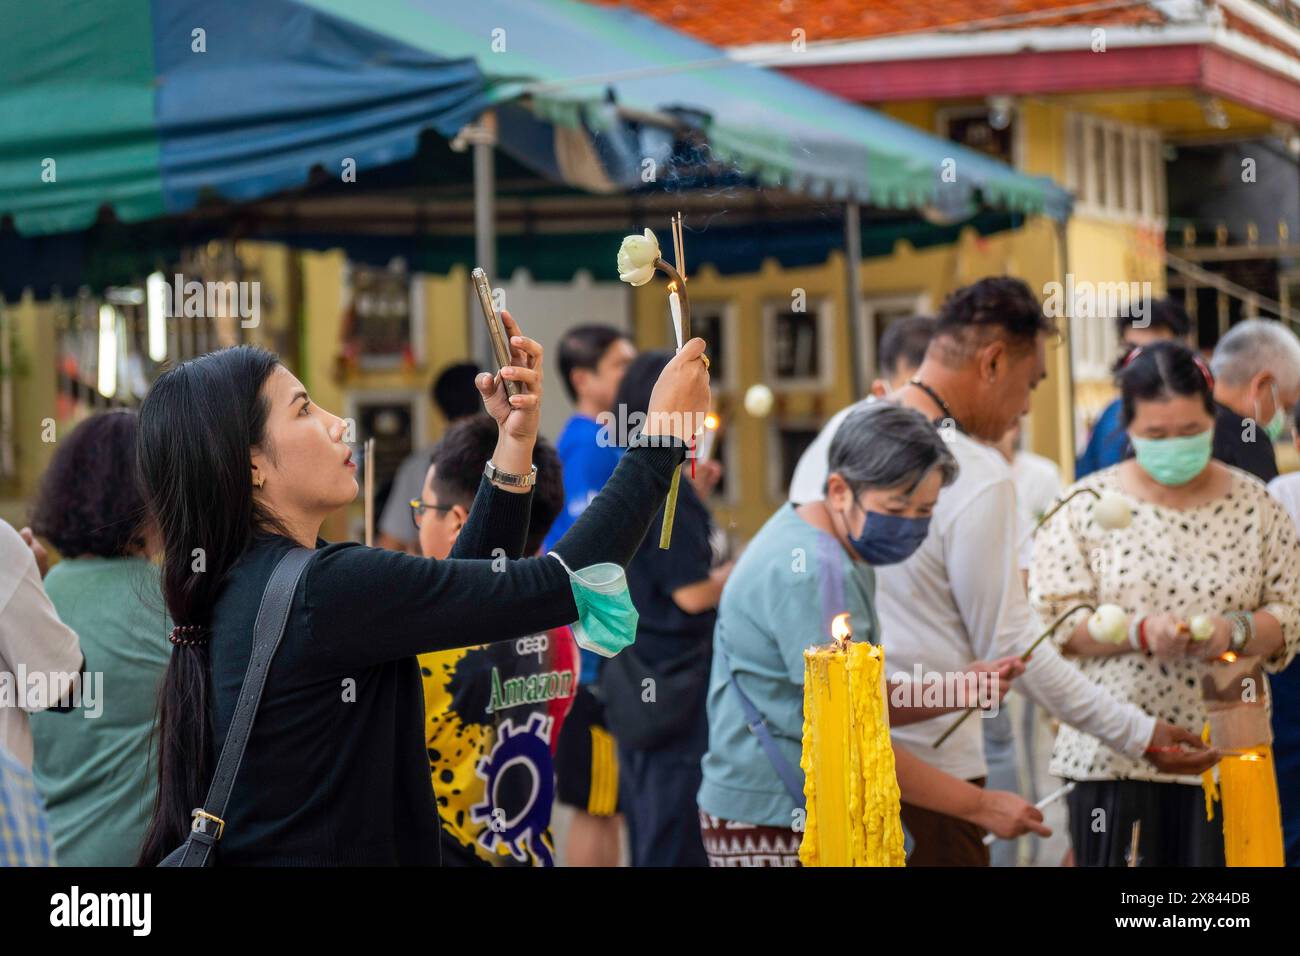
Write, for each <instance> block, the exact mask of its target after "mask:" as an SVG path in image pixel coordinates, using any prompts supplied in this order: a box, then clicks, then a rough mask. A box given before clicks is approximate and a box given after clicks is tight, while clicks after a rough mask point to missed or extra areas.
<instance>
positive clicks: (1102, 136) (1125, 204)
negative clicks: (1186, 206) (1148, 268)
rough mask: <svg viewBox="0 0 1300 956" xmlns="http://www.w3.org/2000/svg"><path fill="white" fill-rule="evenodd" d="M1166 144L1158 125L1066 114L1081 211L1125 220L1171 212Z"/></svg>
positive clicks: (1069, 179)
mask: <svg viewBox="0 0 1300 956" xmlns="http://www.w3.org/2000/svg"><path fill="white" fill-rule="evenodd" d="M1163 150H1164V144H1163V142H1162V141H1161V139H1160V133H1159V132H1158V131H1156V130H1151V129H1146V128H1144V127H1141V126H1133V125H1130V124H1127V123H1119V122H1116V121H1114V120H1109V119H1103V118H1101V117H1097V116H1091V115H1088V114H1085V113H1069V114H1067V115H1066V118H1065V179H1066V186H1067V187H1068V188H1069V189H1071V190H1072V191H1073V192H1074V193H1075V195H1076V196H1078V204H1077V206H1076V207H1075V208H1076V210H1077V211H1078V212H1079V213H1082V214H1084V215H1092V216H1098V215H1100V216H1109V217H1115V218H1120V219H1134V220H1136V219H1142V220H1148V221H1154V220H1160V219H1163V218H1164V217H1165V163H1164V154H1163Z"/></svg>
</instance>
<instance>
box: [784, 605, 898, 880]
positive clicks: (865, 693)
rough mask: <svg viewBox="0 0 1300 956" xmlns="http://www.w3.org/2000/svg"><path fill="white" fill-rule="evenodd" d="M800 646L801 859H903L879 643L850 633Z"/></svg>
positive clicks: (844, 628) (890, 862)
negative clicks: (856, 638) (804, 812)
mask: <svg viewBox="0 0 1300 956" xmlns="http://www.w3.org/2000/svg"><path fill="white" fill-rule="evenodd" d="M848 618H849V616H848V615H847V614H841V615H839V616H838V617H836V618H835V621H834V625H833V629H832V630H833V633H834V637H835V640H834V641H833V642H832V643H830V644H826V645H822V646H820V647H810V648H808V649H807V650H806V651H804V724H803V756H802V759H801V760H800V767H801V768H802V769H803V773H804V796H805V798H806V801H807V816H806V818H805V821H804V835H803V842H802V843H801V845H800V847H799V860H800V862H801V863H803V865H804V866H902V865H903V827H902V821H901V818H900V815H899V813H900V807H899V791H898V778H897V776H896V774H895V771H894V751H893V747H892V746H891V744H890V740H889V712H888V710H887V708H886V705H885V693H884V673H885V654H884V650H883V649H882V648H880V647H878V646H875V645H872V644H866V643H862V642H854V641H852V640H851V639H850V637H851V635H850V633H849V625H848Z"/></svg>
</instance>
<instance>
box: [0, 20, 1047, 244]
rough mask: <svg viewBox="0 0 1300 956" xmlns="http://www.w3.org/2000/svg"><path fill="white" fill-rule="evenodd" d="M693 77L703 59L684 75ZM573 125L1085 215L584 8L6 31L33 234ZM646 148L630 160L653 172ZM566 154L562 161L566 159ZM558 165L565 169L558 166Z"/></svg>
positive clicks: (1028, 179)
mask: <svg viewBox="0 0 1300 956" xmlns="http://www.w3.org/2000/svg"><path fill="white" fill-rule="evenodd" d="M684 65H685V66H686V67H688V68H686V69H683V66H684ZM505 102H522V103H525V104H527V105H528V106H529V107H530V108H531V111H532V113H533V114H534V115H535V116H538V117H541V118H542V119H544V120H547V121H548V122H549V124H551V125H552V126H554V127H557V128H561V129H563V128H568V129H577V128H582V129H585V130H594V131H599V130H601V129H608V128H612V127H614V126H618V125H619V124H622V125H624V126H626V124H627V123H629V122H636V121H641V120H643V121H645V122H646V123H648V124H655V123H665V122H667V123H674V124H678V125H679V126H680V127H681V128H685V129H688V130H691V131H694V132H695V133H696V134H697V135H698V136H699V137H700V138H701V140H702V143H703V146H702V149H704V150H707V151H708V152H709V154H710V156H711V157H712V158H713V159H716V160H720V161H722V162H725V163H730V164H734V166H735V168H736V169H737V171H739V172H741V173H742V174H744V175H746V176H749V177H753V178H755V179H757V180H758V181H759V182H761V183H764V184H769V185H772V186H780V187H781V188H784V189H789V190H793V191H797V192H803V193H806V194H809V195H812V196H816V197H824V198H827V199H843V200H849V199H853V200H857V201H859V202H862V203H867V204H871V205H875V206H879V207H883V208H893V209H920V210H924V211H926V212H927V213H928V214H929V215H930V217H931V218H938V219H940V220H944V221H952V220H956V219H960V218H963V217H965V216H969V215H970V214H972V213H973V212H974V211H975V210H976V209H977V208H978V207H979V206H985V207H992V208H995V209H1000V210H1004V211H1007V212H1013V213H1043V214H1046V215H1049V216H1052V217H1054V218H1057V219H1063V218H1065V217H1066V216H1067V215H1068V213H1069V208H1070V197H1069V195H1068V194H1067V193H1066V192H1065V191H1063V190H1062V189H1060V188H1059V187H1057V186H1056V185H1055V184H1053V183H1052V182H1051V181H1050V180H1047V179H1043V178H1039V177H1032V176H1025V175H1022V174H1020V173H1018V172H1016V171H1015V170H1014V169H1012V168H1010V167H1008V166H1006V165H1005V164H1003V163H1000V162H997V161H996V160H993V159H991V158H989V157H986V156H984V155H982V154H980V153H977V152H974V151H971V150H967V149H964V148H962V147H960V146H958V145H956V144H954V143H951V142H948V141H946V140H942V139H939V138H937V137H934V136H931V135H929V134H927V133H924V132H921V131H919V130H916V129H914V128H912V127H910V126H907V125H906V124H904V123H901V122H898V121H895V120H892V119H890V118H888V117H885V116H882V115H880V114H878V113H876V112H873V111H872V110H869V109H867V108H865V107H862V106H858V105H855V104H852V103H849V102H846V101H844V100H840V99H838V98H836V97H834V96H831V95H830V94H827V93H824V92H821V91H819V90H816V89H813V88H811V87H808V86H805V85H804V84H801V83H799V82H798V81H796V80H793V79H791V78H789V77H786V76H784V75H781V74H779V73H775V72H773V71H770V70H766V69H763V68H760V67H754V66H749V65H744V64H739V63H735V62H732V61H730V60H727V59H726V57H725V56H724V55H723V54H722V53H721V51H719V50H717V49H716V48H714V47H710V46H708V45H706V44H703V43H700V42H698V41H696V40H694V39H691V38H689V37H686V36H683V35H681V34H678V33H676V32H674V31H672V30H670V29H668V28H666V27H664V26H662V25H660V24H659V23H657V22H655V21H653V20H650V19H647V18H645V17H642V16H640V15H638V14H635V13H632V12H630V11H627V10H619V9H608V8H604V7H595V6H588V5H586V4H582V3H577V2H572V0H465V2H460V3H449V2H447V0H365V2H364V3H358V2H356V0H224V2H222V3H221V4H212V3H210V2H201V0H168V2H166V3H147V2H142V0H96V2H94V3H86V2H84V0H46V2H45V3H42V4H25V5H13V6H12V9H10V10H7V11H6V13H5V26H4V28H3V29H2V30H0V216H11V217H12V219H13V222H14V225H15V227H16V228H17V230H18V231H19V232H20V233H22V234H25V235H45V234H51V233H59V232H69V231H74V230H80V229H85V228H86V227H87V226H89V225H91V224H92V223H94V222H95V221H96V219H97V218H98V217H99V215H100V213H101V211H102V210H103V209H104V208H105V207H107V208H110V209H111V210H112V211H113V213H114V214H115V215H116V217H117V218H118V219H120V220H121V221H124V222H136V221H140V220H144V219H151V218H156V217H160V216H165V215H170V214H175V213H179V212H184V211H185V210H188V209H191V208H193V207H194V206H195V205H196V204H198V203H199V202H201V201H202V200H203V199H204V197H205V196H208V195H215V196H218V197H223V198H225V199H227V200H234V201H243V200H248V199H255V198H259V197H263V196H267V195H271V194H273V193H276V192H279V191H283V190H285V189H289V188H293V187H297V186H300V185H302V184H303V183H305V182H306V181H307V178H308V174H309V171H310V170H311V169H312V168H313V167H321V168H323V169H325V170H326V171H328V172H330V173H331V174H332V175H337V174H338V172H339V171H340V170H341V169H342V168H343V166H344V164H345V163H347V162H349V161H350V162H352V163H354V164H355V166H356V168H357V169H358V170H364V169H366V168H373V167H376V166H380V165H384V164H391V163H393V162H396V161H399V160H402V159H405V158H408V157H410V156H411V155H412V153H413V152H414V151H415V148H416V144H417V142H418V139H419V135H420V133H421V131H423V130H425V129H430V128H432V129H435V130H437V131H438V132H439V133H440V134H442V135H444V136H448V137H449V136H452V135H454V134H455V132H456V131H457V130H458V129H460V128H461V127H462V126H463V125H464V124H465V123H467V122H469V121H471V120H473V119H474V118H475V117H477V116H479V115H480V114H481V113H482V112H483V111H484V110H485V109H487V108H490V107H491V106H493V105H494V104H501V103H505ZM637 159H638V157H637V156H625V157H623V160H624V161H630V162H635V161H636V160H637ZM547 162H552V160H548V161H547ZM542 165H543V166H544V165H546V163H542Z"/></svg>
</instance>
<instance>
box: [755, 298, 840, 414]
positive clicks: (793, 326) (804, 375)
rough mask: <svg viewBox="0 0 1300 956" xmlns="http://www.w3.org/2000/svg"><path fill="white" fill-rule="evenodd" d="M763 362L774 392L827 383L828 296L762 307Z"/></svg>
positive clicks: (829, 343) (829, 340)
mask: <svg viewBox="0 0 1300 956" xmlns="http://www.w3.org/2000/svg"><path fill="white" fill-rule="evenodd" d="M763 329H764V335H763V363H764V368H765V371H766V378H767V381H768V382H769V383H771V386H772V388H773V389H774V390H776V391H781V390H782V389H822V388H826V387H827V386H829V385H830V383H831V380H832V375H831V371H832V370H831V359H832V353H831V336H832V333H831V303H830V300H828V299H822V300H820V301H814V300H807V301H805V300H804V299H803V297H802V296H801V297H800V298H799V299H798V300H796V301H795V302H794V303H786V302H769V303H767V304H765V305H764V306H763Z"/></svg>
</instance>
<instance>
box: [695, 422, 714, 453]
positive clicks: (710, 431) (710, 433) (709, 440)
mask: <svg viewBox="0 0 1300 956" xmlns="http://www.w3.org/2000/svg"><path fill="white" fill-rule="evenodd" d="M717 437H718V416H717V415H715V414H713V413H712V412H709V414H708V415H707V416H705V418H704V434H703V435H701V436H700V446H699V448H698V449H697V450H696V452H695V459H696V461H708V460H709V459H710V458H712V457H713V443H714V441H715V440H716V439H717Z"/></svg>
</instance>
